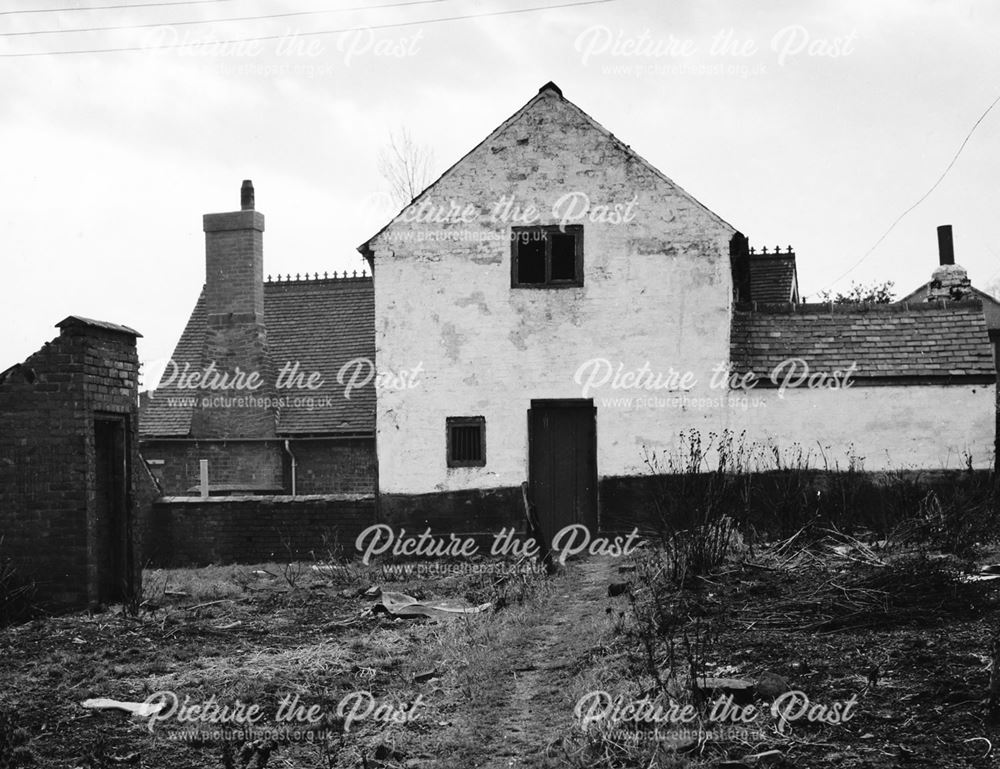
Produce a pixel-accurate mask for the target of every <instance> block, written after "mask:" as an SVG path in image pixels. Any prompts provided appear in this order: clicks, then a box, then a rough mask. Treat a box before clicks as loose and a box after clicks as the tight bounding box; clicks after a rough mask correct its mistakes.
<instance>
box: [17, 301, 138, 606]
mask: <svg viewBox="0 0 1000 769" xmlns="http://www.w3.org/2000/svg"><path fill="white" fill-rule="evenodd" d="M60 327H61V328H62V332H61V334H60V336H59V337H57V338H56V339H54V340H53V341H51V342H49V343H48V344H46V345H45V346H44V347H43V348H42V349H41V350H39V351H38V352H37V353H35V354H34V355H32V356H31V357H30V358H28V359H27V360H26V361H24V363H22V364H20V365H18V366H16V367H14V368H12V369H10V370H8V371H7V372H6V374H5V375H4V376H3V377H2V379H0V536H2V538H3V541H2V543H0V554H3V555H4V556H7V557H11V558H12V559H13V565H14V568H15V570H16V574H17V575H18V576H19V577H20V578H21V579H24V580H28V581H33V582H34V583H35V585H36V589H37V593H36V603H37V604H38V605H41V606H43V607H47V608H62V607H75V606H83V605H86V604H88V603H96V602H97V601H98V600H100V598H101V596H100V595H99V584H100V575H101V570H102V568H104V564H102V563H101V559H102V553H103V550H102V546H103V545H102V540H101V525H102V521H100V520H98V517H97V516H98V513H97V486H96V472H95V466H94V462H95V440H96V439H95V417H96V416H102V415H106V416H110V415H120V416H122V417H124V419H125V424H126V430H127V447H128V453H127V464H128V467H129V468H130V472H129V476H128V478H127V480H126V485H127V494H128V498H129V500H130V504H131V506H132V507H131V510H130V511H129V514H130V521H132V523H134V518H135V489H136V482H135V473H136V470H137V467H138V454H137V446H138V435H137V432H136V430H137V424H138V419H137V405H138V395H137V393H138V388H137V372H138V359H137V357H136V350H135V333H134V332H132V333H131V334H130V333H128V331H129V330H124V331H115V330H110V329H104V328H100V327H96V326H93V325H89V324H84V323H80V322H77V321H76V320H74V319H71V318H68V319H67V320H66V321H63V323H61V324H60ZM136 536H137V530H136V527H135V526H134V525H133V526H132V527H131V537H132V546H133V547H132V551H133V552H132V555H133V558H138V552H137V547H136V545H137V540H136ZM131 567H132V568H133V569H134V567H135V561H133V563H132V564H131ZM136 578H137V576H136Z"/></svg>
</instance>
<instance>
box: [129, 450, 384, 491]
mask: <svg viewBox="0 0 1000 769" xmlns="http://www.w3.org/2000/svg"><path fill="white" fill-rule="evenodd" d="M290 445H291V450H292V452H293V453H294V454H295V460H296V479H297V480H296V493H298V494H366V493H367V494H370V493H373V492H374V490H375V441H374V439H372V438H351V439H345V440H340V439H338V440H295V439H291V440H290ZM142 455H143V457H144V458H145V459H146V460H147V462H150V470H151V471H152V473H153V475H154V476H155V477H156V479H157V481H158V482H159V483H160V486H161V487H162V489H163V493H164V494H166V495H168V496H185V495H188V494H191V493H192V492H191V490H192V489H193V488H194V487H195V486H197V485H198V484H199V482H200V477H201V476H200V473H201V468H200V460H202V459H207V460H208V477H209V483H210V484H211V485H228V486H243V487H245V488H246V489H247V490H249V489H252V488H259V489H268V488H270V489H283V490H285V491H286V492H290V491H291V477H290V473H291V468H290V464H291V460H290V458H289V456H288V454H287V453H286V452H285V447H284V441H282V440H274V441H225V442H222V441H212V440H191V441H164V440H160V441H157V440H147V441H143V443H142ZM161 462H162V464H161Z"/></svg>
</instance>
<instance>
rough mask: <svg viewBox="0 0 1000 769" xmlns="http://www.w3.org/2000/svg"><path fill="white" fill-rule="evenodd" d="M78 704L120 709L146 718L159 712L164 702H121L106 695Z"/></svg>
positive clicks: (101, 708)
mask: <svg viewBox="0 0 1000 769" xmlns="http://www.w3.org/2000/svg"><path fill="white" fill-rule="evenodd" d="M80 705H81V706H82V707H85V708H87V709H88V710H121V711H124V712H126V713H131V714H132V715H135V716H139V717H141V718H147V717H149V716H155V715H156V714H157V713H159V712H160V711H161V710H162V709H163V708H164V706H165V705H166V703H164V702H157V703H156V704H155V705H154V704H152V703H148V702H122V701H121V700H112V699H108V698H107V697H96V698H94V699H89V700H84V701H83V702H81V703H80Z"/></svg>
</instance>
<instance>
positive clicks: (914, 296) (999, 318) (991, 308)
mask: <svg viewBox="0 0 1000 769" xmlns="http://www.w3.org/2000/svg"><path fill="white" fill-rule="evenodd" d="M930 286H931V284H930V283H929V282H928V283H924V284H923V285H922V286H920V288H917V289H915V290H913V291H911V292H910V293H909V294H907V295H906V296H904V297H903V298H902V299H900V300H899V301H900V302H922V301H924V299H926V298H927V292H928V290H929V289H930ZM971 288H972V293H973V295H974V296H975V297H976V298H977V299H979V300H980V301H981V302H982V303H983V314H984V315H985V316H986V328H988V329H990V330H1000V302H998V301H997V300H996V299H994V298H993V297H992V296H990V295H989V294H987V293H986V292H985V291H980V290H979V289H978V288H976V287H975V286H972V287H971Z"/></svg>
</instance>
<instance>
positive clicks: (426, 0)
mask: <svg viewBox="0 0 1000 769" xmlns="http://www.w3.org/2000/svg"><path fill="white" fill-rule="evenodd" d="M448 1H449V0H407V2H398V3H385V4H383V5H356V6H354V7H352V8H330V9H327V10H324V11H289V12H287V13H268V14H264V15H262V16H229V17H224V18H220V19H188V20H185V21H171V22H150V23H148V24H121V25H118V26H112V27H76V28H74V29H36V30H31V31H29V32H0V37H28V36H31V35H62V34H69V33H76V32H113V31H117V30H122V29H149V28H150V27H183V26H187V25H190V24H216V23H220V22H227V21H260V20H262V19H286V18H289V17H291V16H319V15H322V14H327V13H347V12H349V11H367V10H369V9H370V10H378V9H379V8H399V7H402V6H408V5H429V4H432V3H446V2H448Z"/></svg>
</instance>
